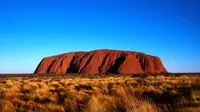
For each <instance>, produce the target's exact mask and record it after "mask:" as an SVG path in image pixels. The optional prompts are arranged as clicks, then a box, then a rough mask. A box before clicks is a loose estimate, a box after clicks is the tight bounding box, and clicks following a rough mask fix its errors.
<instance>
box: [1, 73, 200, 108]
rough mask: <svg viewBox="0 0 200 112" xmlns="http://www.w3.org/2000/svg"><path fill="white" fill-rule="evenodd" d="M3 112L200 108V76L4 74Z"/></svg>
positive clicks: (2, 81)
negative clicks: (16, 75) (17, 75)
mask: <svg viewBox="0 0 200 112" xmlns="http://www.w3.org/2000/svg"><path fill="white" fill-rule="evenodd" d="M0 111H1V112H200V76H198V75H190V74H188V75H180V76H176V75H170V74H169V75H166V74H165V75H162V74H160V75H125V76H123V75H121V76H120V75H117V76H101V77H99V76H94V77H81V76H31V77H2V78H0Z"/></svg>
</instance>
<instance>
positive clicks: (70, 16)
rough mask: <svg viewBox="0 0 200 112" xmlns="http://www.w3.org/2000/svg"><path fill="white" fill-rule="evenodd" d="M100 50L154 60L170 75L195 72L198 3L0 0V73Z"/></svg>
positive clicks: (199, 46)
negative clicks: (135, 53) (47, 58)
mask: <svg viewBox="0 0 200 112" xmlns="http://www.w3.org/2000/svg"><path fill="white" fill-rule="evenodd" d="M105 48H106V49H120V50H131V51H138V52H144V53H147V54H151V55H156V56H159V57H160V58H161V59H162V61H163V64H164V65H165V67H166V69H167V70H168V71H169V72H200V1H199V0H0V73H32V72H33V71H34V70H35V68H36V66H37V65H38V63H39V62H40V60H41V59H42V58H43V57H45V56H51V55H55V54H60V53H65V52H70V51H80V50H81V51H90V50H94V49H105Z"/></svg>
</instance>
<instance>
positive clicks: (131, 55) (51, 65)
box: [35, 49, 167, 74]
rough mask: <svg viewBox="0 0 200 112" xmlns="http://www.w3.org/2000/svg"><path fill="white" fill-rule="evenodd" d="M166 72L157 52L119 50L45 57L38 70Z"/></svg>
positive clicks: (37, 71) (54, 71) (38, 72)
mask: <svg viewBox="0 0 200 112" xmlns="http://www.w3.org/2000/svg"><path fill="white" fill-rule="evenodd" d="M162 72H163V73H167V70H166V69H165V68H164V66H163V64H162V62H161V60H160V58H159V57H157V56H150V55H146V54H144V53H138V52H131V51H120V50H107V49H105V50H94V51H90V52H70V53H66V54H60V55H56V56H51V57H45V58H44V59H42V61H41V62H40V64H39V65H38V67H37V69H36V70H35V73H36V74H50V73H53V74H65V73H80V74H98V73H113V74H135V73H162Z"/></svg>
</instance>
